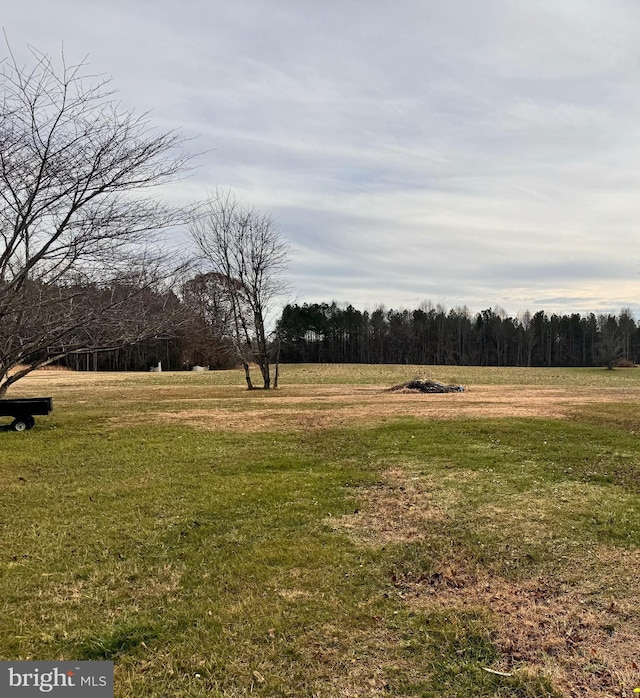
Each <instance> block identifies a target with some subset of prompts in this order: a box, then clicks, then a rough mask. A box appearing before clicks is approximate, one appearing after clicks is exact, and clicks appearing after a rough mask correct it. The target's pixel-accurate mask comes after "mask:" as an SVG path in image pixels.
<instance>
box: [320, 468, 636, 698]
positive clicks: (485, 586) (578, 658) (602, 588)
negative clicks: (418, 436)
mask: <svg viewBox="0 0 640 698" xmlns="http://www.w3.org/2000/svg"><path fill="white" fill-rule="evenodd" d="M359 499H360V502H361V503H362V506H361V510H360V511H358V512H356V513H354V514H351V515H348V516H345V517H342V518H341V519H339V520H332V521H331V525H332V526H333V527H334V528H335V529H337V530H342V531H344V532H346V533H348V534H349V535H351V536H352V538H353V539H354V540H355V541H357V542H358V543H359V544H363V545H367V546H372V547H379V546H384V545H387V544H390V543H406V542H414V541H417V540H421V539H424V538H425V537H426V536H427V535H428V533H429V524H432V523H442V522H443V521H446V508H447V507H446V506H445V507H441V506H439V504H438V502H435V501H434V496H433V493H432V488H431V487H430V486H429V480H428V479H427V478H421V477H420V478H418V477H416V476H414V475H412V473H411V471H410V470H408V469H407V470H403V469H399V468H394V469H392V470H390V471H388V472H387V473H386V474H385V478H384V480H383V481H381V482H379V483H377V484H376V485H374V486H373V487H371V488H369V489H368V490H367V491H365V492H363V493H362V495H361V496H360V498H359ZM576 564H579V565H580V567H578V568H576V567H575V565H576ZM637 569H640V550H638V549H632V550H627V549H621V548H614V547H612V546H605V545H601V546H600V547H598V548H597V550H596V551H595V554H593V555H591V556H585V557H584V558H579V559H575V560H570V561H569V560H568V561H567V565H566V569H565V570H564V571H563V572H562V573H560V574H558V575H554V576H553V577H550V576H536V577H534V578H530V579H523V580H517V581H516V580H512V579H506V578H504V577H501V576H496V575H492V574H491V573H490V572H489V571H488V570H487V569H485V568H483V567H482V566H480V565H478V564H475V563H473V562H472V561H471V560H470V559H468V557H466V556H465V554H464V552H462V551H461V550H454V552H453V553H452V555H450V556H449V557H448V558H446V559H443V560H441V562H440V564H439V565H438V566H437V567H436V569H434V570H433V571H431V572H429V573H428V574H425V575H422V576H419V577H417V578H416V577H415V576H407V577H403V578H395V577H394V579H393V583H394V586H395V590H396V593H397V594H398V596H399V597H400V598H401V599H402V600H403V601H405V602H406V603H407V604H409V605H410V606H411V607H412V608H414V609H416V610H420V611H422V612H425V613H428V612H431V611H452V610H453V611H456V610H458V611H469V610H477V609H482V610H484V611H489V612H490V613H491V615H492V617H493V618H494V619H495V637H494V641H495V643H496V645H497V646H498V648H499V649H500V651H501V654H502V664H501V666H498V667H497V668H498V669H501V670H503V671H505V672H521V673H523V674H525V675H526V674H530V675H539V674H543V675H545V676H546V677H547V678H548V679H549V680H551V682H552V683H553V685H554V686H555V687H556V688H557V689H558V690H559V691H561V692H562V694H563V695H566V696H571V697H572V698H574V697H575V698H578V697H579V696H601V697H603V698H606V697H608V696H611V697H613V696H618V697H619V696H627V695H630V692H629V691H630V687H633V686H635V685H636V684H635V683H634V681H637V678H638V674H639V671H640V667H639V664H640V657H638V638H639V637H640V617H639V616H638V614H637V611H636V609H637V608H638V606H639V605H640V589H639V588H638V586H637V585H636V584H635V583H634V582H635V579H634V573H633V571H634V570H637ZM621 570H626V571H627V573H628V574H630V575H631V576H630V578H628V579H627V588H626V590H625V592H624V594H623V595H622V600H621V595H620V593H619V592H620V584H621V583H622V584H624V583H625V582H624V580H621V578H620V571H621ZM613 580H616V581H615V582H614V581H613ZM611 584H615V585H616V587H617V588H615V589H614V587H612V586H610V585H611ZM341 695H342V694H341ZM344 695H351V694H349V693H346V694H344ZM353 695H357V694H353ZM366 695H369V694H366ZM371 695H375V694H374V693H371Z"/></svg>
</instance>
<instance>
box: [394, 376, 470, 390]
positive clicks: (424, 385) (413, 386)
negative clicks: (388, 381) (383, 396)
mask: <svg viewBox="0 0 640 698" xmlns="http://www.w3.org/2000/svg"><path fill="white" fill-rule="evenodd" d="M390 390H391V392H393V393H462V392H464V386H462V385H445V384H444V383H439V382H438V381H432V380H427V379H426V378H416V379H415V380H412V381H409V382H408V383H402V384H400V385H394V386H393V388H390Z"/></svg>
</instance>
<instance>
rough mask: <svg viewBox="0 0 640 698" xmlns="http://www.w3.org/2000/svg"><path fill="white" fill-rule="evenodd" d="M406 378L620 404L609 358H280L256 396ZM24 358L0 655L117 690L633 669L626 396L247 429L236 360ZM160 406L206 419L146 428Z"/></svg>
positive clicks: (593, 684) (487, 691) (310, 403)
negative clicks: (69, 370)
mask: <svg viewBox="0 0 640 698" xmlns="http://www.w3.org/2000/svg"><path fill="white" fill-rule="evenodd" d="M425 374H426V375H428V376H429V377H432V378H435V379H437V380H443V381H446V382H456V383H463V384H465V385H469V386H473V385H475V384H480V383H482V384H485V385H486V384H491V385H495V386H496V389H497V390H499V386H500V385H507V384H509V385H513V384H517V385H522V386H528V385H535V386H545V385H551V386H555V385H561V386H563V387H566V388H573V387H575V388H577V389H586V388H590V387H594V388H598V390H602V391H607V390H612V391H620V390H622V391H631V393H634V391H637V394H638V395H640V371H635V370H633V369H631V370H616V371H613V372H610V371H603V370H570V369H566V370H565V369H548V370H542V369H540V370H538V369H479V368H462V367H461V368H451V367H433V368H429V370H427V371H426V372H425V369H424V368H422V369H421V368H419V367H403V366H328V365H323V366H311V365H304V366H285V367H284V369H283V372H282V379H281V380H282V390H280V391H277V392H273V393H272V394H269V395H268V396H267V397H268V402H269V403H271V402H273V404H274V405H277V404H278V401H280V400H284V399H286V397H287V395H288V393H289V392H295V391H294V387H293V386H294V384H295V386H297V387H296V388H295V390H298V391H300V386H306V388H305V391H304V392H305V393H306V394H307V395H308V400H307V401H306V402H300V403H299V404H298V406H297V408H296V409H298V410H301V411H305V410H308V411H310V412H313V411H314V410H315V411H317V410H319V409H332V405H331V404H330V403H328V404H327V405H326V406H323V404H314V399H313V398H314V390H315V389H316V388H314V386H322V385H343V386H344V390H345V391H348V390H349V386H350V385H353V384H362V385H393V384H394V383H398V382H401V381H403V380H407V379H408V378H412V377H414V376H416V375H425ZM43 375H44V374H43ZM48 375H51V376H52V379H51V380H49V379H48ZM48 375H47V376H45V377H40V376H38V377H34V378H33V379H29V380H25V381H23V382H22V383H19V384H17V385H16V388H15V391H14V395H15V396H16V397H17V396H20V395H23V394H25V395H26V394H35V392H37V393H38V394H47V395H48V394H50V395H53V397H54V407H55V411H54V413H53V414H52V415H50V416H49V417H43V418H41V419H38V422H37V425H36V427H35V428H34V429H33V430H32V431H30V432H25V433H21V434H18V433H13V432H5V433H0V441H1V445H0V533H1V535H2V547H1V552H0V599H1V601H0V603H1V604H2V607H1V619H2V620H1V621H0V657H2V658H3V659H113V660H114V662H115V666H116V696H118V697H119V698H125V697H127V698H133V697H136V698H138V697H146V696H158V697H161V696H163V697H164V696H245V695H250V694H251V695H257V696H291V697H294V696H295V697H304V696H308V697H309V698H311V697H317V698H332V697H334V696H335V697H338V696H425V697H426V696H432V697H434V698H435V697H440V696H452V697H456V696H460V697H462V696H470V695H473V696H505V697H506V696H530V697H542V696H563V695H567V696H569V695H572V693H571V691H576V693H575V695H602V696H608V695H612V696H613V695H618V696H631V695H633V689H634V688H635V687H636V686H640V670H639V669H638V664H637V663H636V662H639V663H640V658H639V656H640V640H639V639H638V638H640V611H638V610H637V608H638V602H639V601H640V598H639V597H640V592H639V590H638V569H639V568H638V565H639V564H640V551H639V548H638V544H639V543H640V477H639V476H640V449H639V434H640V411H639V410H638V405H637V401H635V402H634V401H629V400H628V399H627V400H626V401H620V402H617V401H615V399H614V400H612V401H609V402H607V403H605V404H592V403H590V402H588V401H585V404H584V405H582V404H578V405H576V406H574V408H573V409H572V410H571V412H570V414H568V415H567V416H566V417H565V418H563V419H541V418H527V419H515V418H502V419H498V418H495V417H488V418H483V419H478V418H476V419H473V420H463V419H449V420H425V419H417V418H411V417H402V418H397V419H392V420H385V421H382V420H381V421H380V422H379V423H376V422H375V421H374V422H373V423H371V422H369V423H366V424H364V423H348V424H345V425H343V426H340V425H331V426H327V427H324V428H320V427H318V428H310V429H306V430H301V429H292V428H289V426H288V424H286V423H285V424H283V425H282V428H279V429H278V428H274V427H273V426H272V424H271V425H270V426H269V428H268V429H261V428H260V425H259V424H258V425H257V426H256V425H254V426H253V428H251V429H246V428H242V426H243V423H244V420H251V411H252V409H255V406H256V404H257V401H260V402H261V409H263V404H262V403H264V401H265V395H264V393H262V392H255V393H249V392H247V391H246V390H244V389H243V378H242V374H241V373H238V372H216V373H206V374H187V373H185V374H159V375H158V374H154V375H146V374H130V375H125V374H114V375H112V376H104V375H100V376H92V375H91V374H85V375H82V376H78V375H76V374H65V373H62V372H56V373H55V375H54V374H53V372H52V373H51V374H48ZM389 399H393V398H392V396H391V395H390V397H389ZM424 399H425V400H429V399H430V396H424ZM177 405H188V406H189V407H190V408H194V407H200V408H202V409H203V410H205V411H209V412H210V413H211V422H210V426H209V427H206V426H188V425H182V424H177V423H175V421H172V422H170V423H164V422H163V421H162V420H157V419H152V417H153V415H154V413H160V412H163V411H166V410H174V409H176V406H177ZM222 407H226V408H229V407H231V408H232V409H233V410H235V411H236V412H237V415H238V428H229V427H228V426H227V428H226V429H225V430H219V429H216V428H215V426H216V419H215V418H216V410H217V409H220V408H222ZM495 672H499V673H495Z"/></svg>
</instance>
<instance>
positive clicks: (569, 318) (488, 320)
mask: <svg viewBox="0 0 640 698" xmlns="http://www.w3.org/2000/svg"><path fill="white" fill-rule="evenodd" d="M278 335H279V337H280V339H281V342H282V349H281V358H282V361H283V362H294V363H298V362H323V363H394V364H444V365H477V366H601V365H606V366H608V367H610V368H612V367H613V366H614V365H615V364H616V363H620V362H625V361H626V362H635V361H637V360H638V358H639V357H640V324H637V323H636V322H635V320H634V318H633V316H632V313H631V311H630V310H629V309H623V310H622V311H621V312H620V313H619V314H617V315H613V314H600V315H596V314H594V313H590V314H588V315H586V316H583V315H580V314H578V313H572V314H570V315H558V314H555V313H554V314H551V315H549V314H547V313H545V312H544V311H542V310H540V311H538V312H536V313H534V314H532V313H530V312H529V311H527V312H524V313H520V314H519V315H518V316H517V317H511V316H509V315H508V314H507V313H506V312H505V311H504V310H502V309H500V308H494V309H487V310H483V311H481V312H478V313H475V314H474V313H471V312H470V311H469V309H468V308H466V307H462V308H455V309H451V310H447V309H446V308H444V307H443V306H441V305H437V306H434V305H432V304H430V303H427V304H423V305H422V306H421V307H420V308H418V309H416V310H392V309H390V310H386V309H385V308H384V307H383V306H380V307H378V308H376V309H375V310H373V311H372V312H368V311H366V310H365V311H361V310H358V309H356V308H354V307H353V306H352V305H346V306H341V305H338V304H337V303H335V302H334V303H312V304H309V303H305V304H302V305H298V304H293V305H287V306H286V307H285V308H284V311H283V313H282V316H281V318H280V321H279V323H278Z"/></svg>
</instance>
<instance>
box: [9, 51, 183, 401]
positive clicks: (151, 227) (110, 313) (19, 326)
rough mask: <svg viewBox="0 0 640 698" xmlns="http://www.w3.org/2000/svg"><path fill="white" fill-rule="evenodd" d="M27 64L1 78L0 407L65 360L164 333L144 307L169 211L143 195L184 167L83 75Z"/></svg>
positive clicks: (167, 144) (159, 265) (172, 138)
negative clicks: (26, 382)
mask: <svg viewBox="0 0 640 698" xmlns="http://www.w3.org/2000/svg"><path fill="white" fill-rule="evenodd" d="M31 59H32V61H31V65H30V66H29V67H22V66H21V65H19V64H18V62H17V60H16V59H15V57H13V55H10V57H9V59H7V60H6V61H5V62H4V63H3V64H2V65H1V67H0V396H2V395H3V394H4V393H5V392H6V390H7V388H8V387H9V386H10V385H11V384H12V383H14V382H15V381H16V380H18V379H19V378H21V377H23V376H24V375H26V374H27V373H29V372H30V371H32V370H34V369H35V368H38V367H40V366H43V365H46V364H47V363H50V362H52V361H54V360H56V359H57V358H59V357H61V356H63V355H64V354H66V353H68V352H74V353H78V352H82V351H95V350H98V349H102V348H113V347H114V346H118V345H122V344H125V343H128V342H132V341H136V340H139V339H142V338H146V337H150V336H153V335H155V334H157V333H158V332H159V331H160V324H161V323H159V320H160V316H159V315H158V313H157V312H147V311H145V310H143V308H144V307H145V306H144V302H143V300H144V299H145V298H148V296H145V292H146V291H147V290H149V289H156V287H157V284H158V281H159V280H160V279H161V278H163V277H164V271H166V269H164V268H163V267H164V262H165V261H166V257H165V256H164V252H163V251H162V250H161V249H160V248H159V247H158V246H157V245H155V242H156V233H157V232H158V231H160V230H161V229H163V228H166V227H168V226H170V225H172V224H175V222H176V211H175V210H172V209H171V208H170V207H168V206H167V205H165V204H164V203H163V202H162V201H160V200H158V199H157V198H156V197H155V196H154V195H153V193H152V192H151V191H149V189H150V188H151V187H156V186H158V185H162V184H165V183H167V182H170V181H172V180H174V179H176V177H177V176H178V175H179V174H180V173H181V172H182V171H183V170H184V169H185V167H186V164H187V160H188V156H187V155H186V154H184V152H183V151H182V150H181V146H182V145H183V143H184V138H183V137H182V136H181V135H180V134H179V133H177V132H168V133H161V132H157V131H155V130H154V129H153V128H152V126H151V125H150V122H149V119H148V116H147V115H142V116H136V115H134V114H133V113H132V112H129V111H125V110H123V109H122V108H121V107H120V105H119V104H118V103H117V102H116V101H115V100H114V96H113V91H112V90H110V88H109V80H108V79H105V78H101V77H96V76H92V75H89V74H87V73H86V68H85V64H84V63H81V64H79V65H67V64H66V62H65V59H64V56H63V57H62V58H61V61H60V65H59V66H56V65H55V64H54V62H53V61H52V60H51V58H50V57H49V56H47V55H45V54H43V53H40V52H39V51H37V50H34V49H31ZM161 295H162V294H161ZM154 297H155V298H156V300H157V298H158V297H159V296H157V295H155V296H154ZM156 305H157V304H156ZM154 307H155V306H154ZM151 315H152V316H153V320H151V319H150V316H151ZM145 319H146V320H149V322H145ZM105 343H106V345H107V346H105Z"/></svg>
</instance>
